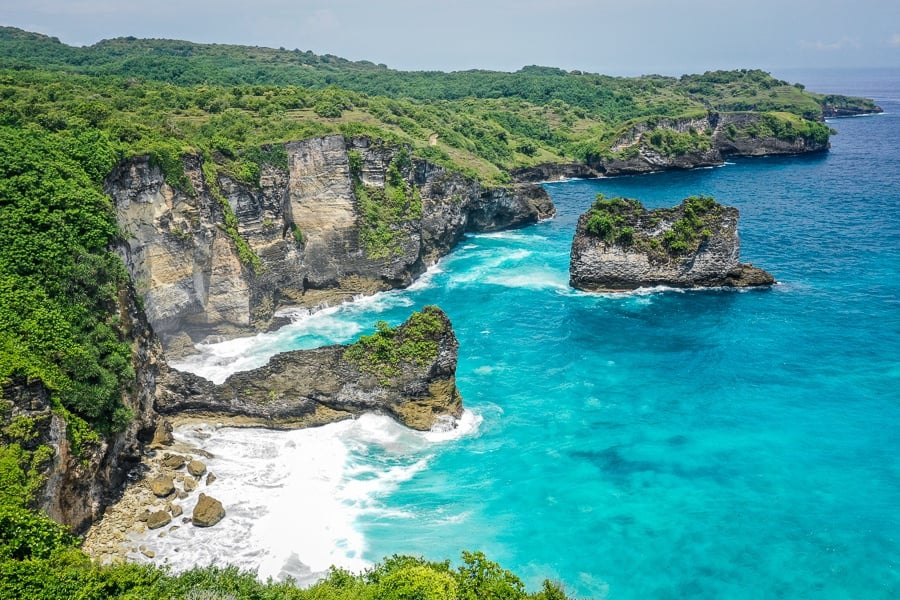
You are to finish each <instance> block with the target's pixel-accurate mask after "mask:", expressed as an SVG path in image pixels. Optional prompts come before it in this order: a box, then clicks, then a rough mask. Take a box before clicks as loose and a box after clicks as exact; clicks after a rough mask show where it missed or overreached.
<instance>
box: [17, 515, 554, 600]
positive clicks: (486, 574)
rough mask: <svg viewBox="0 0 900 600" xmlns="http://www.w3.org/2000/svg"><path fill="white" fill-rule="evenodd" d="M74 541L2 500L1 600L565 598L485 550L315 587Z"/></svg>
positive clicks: (405, 561)
mask: <svg viewBox="0 0 900 600" xmlns="http://www.w3.org/2000/svg"><path fill="white" fill-rule="evenodd" d="M77 541H78V540H77V539H76V538H74V537H73V536H71V535H69V534H68V533H67V532H66V531H65V530H64V529H63V528H61V527H60V526H59V525H57V524H56V523H54V522H53V521H51V520H50V519H48V518H47V517H44V516H41V515H36V514H34V513H31V512H29V511H27V510H25V509H22V508H16V507H8V506H3V505H0V600H18V599H21V598H41V599H43V600H57V599H58V600H70V599H71V598H80V599H82V600H93V599H96V600H111V599H116V598H122V599H131V600H156V599H158V600H176V599H177V600H182V599H184V598H194V599H198V600H200V599H210V600H212V599H216V600H226V599H227V600H231V599H233V600H238V599H240V600H253V599H257V600H267V599H271V600H276V599H277V600H290V599H293V600H457V599H458V600H481V599H496V600H526V599H534V600H566V598H568V596H567V595H566V593H565V591H564V590H563V588H562V587H561V586H560V585H558V584H555V583H552V582H550V581H545V582H544V584H543V586H542V589H541V590H540V591H537V592H534V593H528V592H526V591H525V586H524V584H523V583H522V581H521V580H520V579H519V578H518V577H517V576H516V575H514V574H513V573H511V572H510V571H507V570H505V569H503V568H501V567H500V565H498V564H497V563H495V562H493V561H490V560H488V559H487V558H486V557H485V556H484V555H483V554H482V553H480V552H474V553H473V552H463V554H462V561H461V564H460V565H459V566H457V567H456V568H453V567H452V566H451V564H450V561H443V562H432V561H426V560H424V559H422V558H417V557H412V556H397V555H395V556H392V557H390V558H387V559H385V560H384V561H383V562H382V563H379V564H377V565H375V566H374V567H372V568H371V569H368V570H366V571H364V572H362V573H359V574H353V573H350V572H348V571H345V570H343V569H337V568H332V569H331V571H330V572H329V573H328V575H327V576H326V577H325V578H324V579H323V580H321V581H319V582H318V583H316V584H314V585H313V586H312V587H309V588H307V589H300V588H298V587H297V586H296V585H294V583H293V582H292V581H290V580H287V581H284V582H278V583H276V582H273V581H271V580H269V581H266V582H261V581H259V580H258V579H257V578H256V575H255V574H253V573H249V572H242V571H239V570H238V569H236V568H234V567H204V568H195V569H192V570H190V571H187V572H185V573H181V574H179V575H173V574H170V573H168V572H167V571H165V570H163V569H160V568H158V567H153V566H148V565H137V564H127V563H126V564H118V565H112V566H98V565H97V564H95V563H93V562H91V560H90V559H89V558H88V557H87V556H86V555H85V554H84V553H82V552H81V551H80V550H78V549H77V548H76V547H75V546H76V544H77Z"/></svg>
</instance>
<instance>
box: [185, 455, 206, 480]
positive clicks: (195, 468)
mask: <svg viewBox="0 0 900 600" xmlns="http://www.w3.org/2000/svg"><path fill="white" fill-rule="evenodd" d="M187 470H188V473H190V474H191V475H193V476H194V477H200V476H201V475H203V474H204V473H205V472H206V463H204V462H203V461H201V460H197V459H194V460H192V461H191V462H189V463H188V466H187Z"/></svg>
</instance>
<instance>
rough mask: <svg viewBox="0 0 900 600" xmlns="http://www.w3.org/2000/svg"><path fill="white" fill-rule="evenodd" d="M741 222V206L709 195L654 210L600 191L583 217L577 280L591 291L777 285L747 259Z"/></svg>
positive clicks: (575, 250) (574, 270)
mask: <svg viewBox="0 0 900 600" xmlns="http://www.w3.org/2000/svg"><path fill="white" fill-rule="evenodd" d="M737 224H738V209H736V208H734V207H729V206H723V205H721V204H719V203H718V202H716V201H715V200H714V199H712V198H709V197H704V196H692V197H690V198H686V199H685V200H684V201H682V203H681V204H680V205H678V206H676V207H674V208H658V209H654V210H647V209H646V208H644V207H643V205H642V204H641V203H640V202H639V201H637V200H633V199H630V198H610V199H607V198H605V197H604V196H603V195H602V194H600V195H598V196H597V200H596V202H594V204H593V206H592V207H591V208H590V210H588V211H587V212H586V213H584V214H583V215H581V217H579V219H578V226H577V228H576V231H575V239H574V240H573V241H572V252H571V259H570V263H569V277H570V279H569V283H570V285H571V286H572V287H574V288H577V289H580V290H585V291H591V292H601V291H602V292H608V291H626V290H633V289H637V288H640V287H653V286H660V285H664V286H672V287H681V288H690V287H751V286H768V285H772V284H773V283H775V279H774V277H772V275H770V274H769V273H767V272H766V271H763V270H762V269H759V268H757V267H754V266H752V265H750V264H744V263H741V262H740V260H739V259H740V251H741V246H740V239H739V238H738V228H737Z"/></svg>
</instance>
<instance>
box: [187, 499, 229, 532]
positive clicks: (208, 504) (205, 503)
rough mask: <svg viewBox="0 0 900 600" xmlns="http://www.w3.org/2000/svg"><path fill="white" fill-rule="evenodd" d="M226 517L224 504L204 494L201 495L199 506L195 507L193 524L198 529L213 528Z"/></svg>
mask: <svg viewBox="0 0 900 600" xmlns="http://www.w3.org/2000/svg"><path fill="white" fill-rule="evenodd" d="M224 516H225V508H224V507H223V506H222V503H221V502H219V501H218V500H216V499H215V498H213V497H211V496H207V495H206V494H204V493H201V494H200V499H199V500H198V501H197V506H195V507H194V513H193V517H192V518H191V522H192V523H193V524H194V525H195V526H197V527H212V526H213V525H215V524H216V523H218V522H219V521H221V520H222V518H223V517H224Z"/></svg>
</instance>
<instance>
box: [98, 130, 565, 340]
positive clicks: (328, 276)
mask: <svg viewBox="0 0 900 600" xmlns="http://www.w3.org/2000/svg"><path fill="white" fill-rule="evenodd" d="M285 149H286V151H287V165H288V168H287V169H286V170H285V169H281V168H277V167H272V166H269V165H265V166H264V167H263V169H262V173H261V175H260V178H259V185H258V186H253V185H248V184H246V183H242V182H239V181H237V180H236V178H234V177H231V176H228V175H226V174H224V173H216V174H215V176H214V178H211V177H209V176H208V173H209V172H210V169H209V166H210V165H204V163H203V161H202V159H201V158H199V157H196V156H192V157H191V156H189V157H186V158H185V160H184V166H185V173H186V175H187V177H188V179H189V181H190V183H191V185H192V187H193V190H188V191H184V190H179V189H176V188H174V187H172V186H171V185H170V184H168V183H166V180H165V174H164V173H163V172H162V171H161V170H160V169H159V168H158V167H156V166H154V165H153V164H151V161H150V160H149V159H148V158H146V157H145V158H137V159H133V160H129V161H126V162H124V163H122V164H120V165H119V166H118V167H117V168H116V169H115V171H114V172H113V173H112V174H111V175H110V176H109V177H108V178H107V180H106V191H107V193H108V194H109V195H110V196H111V197H112V198H113V200H114V203H115V207H116V215H117V219H118V222H119V226H120V228H121V230H122V232H123V237H124V242H123V243H122V245H121V246H120V249H119V250H120V254H121V255H122V257H123V259H124V260H125V263H126V265H127V267H128V270H129V272H130V273H131V276H132V278H133V279H134V281H135V285H136V287H137V289H138V292H139V293H140V295H141V296H142V298H143V299H144V303H145V306H146V310H147V315H148V318H149V320H150V323H151V324H152V325H153V328H154V330H155V331H156V333H157V334H158V335H160V337H161V338H162V340H163V344H164V345H165V346H166V348H167V352H170V353H176V354H177V353H178V352H179V351H180V350H181V349H182V348H183V347H185V346H187V345H190V344H192V343H193V342H197V341H200V340H202V339H204V338H205V337H206V336H209V335H226V336H230V335H237V334H247V333H251V332H253V331H257V330H261V329H266V328H267V327H270V326H271V325H272V324H273V319H274V315H275V312H276V311H277V310H278V308H280V307H284V306H289V305H302V306H313V307H314V306H317V305H320V304H322V303H333V302H339V301H341V300H342V299H348V298H351V297H353V296H354V295H357V294H365V293H372V292H375V291H379V290H385V289H390V288H395V287H404V286H406V285H409V284H410V283H411V282H412V281H413V279H414V278H415V277H416V276H417V275H419V274H421V273H422V272H424V271H425V269H426V268H427V267H428V265H429V264H431V263H433V262H434V261H436V260H437V259H438V258H440V257H441V256H444V255H445V254H447V253H448V252H449V251H450V250H451V249H452V248H453V247H454V246H455V245H456V244H457V243H458V242H459V240H460V239H462V237H463V235H464V233H465V232H466V231H494V230H499V229H505V228H510V227H518V226H522V225H525V224H528V223H534V222H537V221H538V220H540V219H544V218H547V217H550V216H552V215H553V214H554V211H555V209H554V207H553V204H552V202H551V201H550V199H549V197H548V196H547V193H546V192H545V191H544V190H543V189H542V188H540V187H538V186H527V185H526V186H521V185H520V186H511V187H508V188H491V189H488V188H484V187H483V186H481V185H480V184H478V183H477V182H474V181H472V180H469V179H466V178H464V177H462V176H460V175H458V174H455V173H452V172H448V171H446V170H445V169H443V168H440V167H436V166H434V165H431V164H430V163H428V162H425V161H421V160H418V159H415V158H412V157H409V156H408V154H406V152H405V150H404V149H403V148H397V147H390V146H386V145H383V144H380V143H377V142H373V141H372V140H369V139H367V138H354V139H345V138H344V137H343V136H328V137H323V138H314V139H309V140H304V141H300V142H293V143H290V144H287V145H286V147H285ZM204 167H206V169H204ZM204 171H206V173H207V175H205V174H204ZM212 172H213V173H215V171H214V170H212ZM210 179H214V180H213V181H211V180H210ZM228 212H230V213H232V215H233V219H234V221H233V223H235V227H233V228H232V230H230V231H229V230H228V227H227V223H226V221H227V220H228V218H229V217H228V215H227V213H228Z"/></svg>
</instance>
